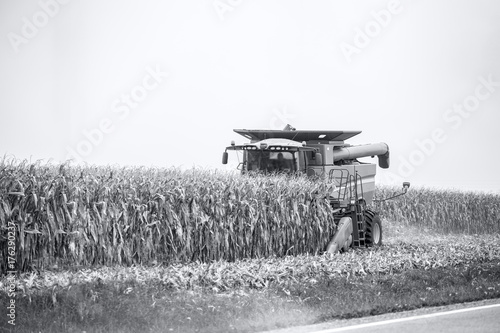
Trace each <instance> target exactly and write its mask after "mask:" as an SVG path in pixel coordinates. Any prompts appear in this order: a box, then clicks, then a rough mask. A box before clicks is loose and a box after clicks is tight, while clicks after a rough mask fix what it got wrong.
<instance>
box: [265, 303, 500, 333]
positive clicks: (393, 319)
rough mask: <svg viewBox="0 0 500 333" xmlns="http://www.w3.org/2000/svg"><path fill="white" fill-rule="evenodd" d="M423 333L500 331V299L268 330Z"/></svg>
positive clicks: (304, 332) (312, 332)
mask: <svg viewBox="0 0 500 333" xmlns="http://www.w3.org/2000/svg"><path fill="white" fill-rule="evenodd" d="M284 332H287V333H336V332H350V333H361V332H363V333H366V332H370V333H381V332H384V333H385V332H398V333H400V332H401V333H410V332H411V333H421V332H422V333H423V332H426V333H427V332H443V333H451V332H453V333H455V332H467V333H479V332H480V333H499V332H500V299H496V300H487V301H481V302H474V303H463V304H455V305H451V306H446V307H436V308H426V309H419V310H415V311H407V312H400V313H392V314H386V315H381V316H373V317H365V318H358V319H352V320H339V321H333V322H328V323H323V324H318V325H310V326H301V327H292V328H287V329H281V330H274V331H269V332H268V333H284Z"/></svg>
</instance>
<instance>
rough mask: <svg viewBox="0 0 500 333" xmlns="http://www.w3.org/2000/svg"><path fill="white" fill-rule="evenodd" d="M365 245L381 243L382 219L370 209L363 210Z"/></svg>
mask: <svg viewBox="0 0 500 333" xmlns="http://www.w3.org/2000/svg"><path fill="white" fill-rule="evenodd" d="M365 239H366V246H379V245H382V221H381V220H380V216H379V215H378V214H377V213H375V212H374V211H371V210H365Z"/></svg>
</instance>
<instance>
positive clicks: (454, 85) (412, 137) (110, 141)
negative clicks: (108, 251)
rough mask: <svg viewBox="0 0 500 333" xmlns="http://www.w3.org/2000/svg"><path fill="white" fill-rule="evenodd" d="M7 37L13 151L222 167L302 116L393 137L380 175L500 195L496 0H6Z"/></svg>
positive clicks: (3, 60) (305, 123)
mask: <svg viewBox="0 0 500 333" xmlns="http://www.w3.org/2000/svg"><path fill="white" fill-rule="evenodd" d="M66 1H67V0H66ZM61 2H62V0H61ZM54 4H55V5H54ZM216 5H218V7H217V6H216ZM391 6H395V7H391ZM43 8H48V9H45V12H50V13H49V14H51V15H48V14H45V12H44V9H43ZM217 8H219V9H217ZM387 8H396V10H395V11H394V13H393V14H390V18H388V17H387V15H386V16H384V15H383V14H382V13H387ZM224 9H225V10H226V11H223V12H221V10H224ZM229 9H230V10H229ZM218 10H219V11H218ZM372 12H375V13H380V16H381V18H379V19H385V20H386V22H387V23H385V24H384V25H385V26H383V25H382V24H380V23H377V21H376V20H375V18H374V15H373V14H372ZM389 13H390V12H389ZM222 18H223V19H222ZM32 24H36V25H38V27H37V26H36V25H35V26H31V25H32ZM30 26H31V29H30ZM33 27H34V30H33ZM370 28H371V29H373V30H370V31H369V32H370V33H371V34H372V36H373V37H367V40H368V42H367V43H368V45H367V46H366V47H359V48H358V49H357V52H358V53H353V54H351V57H350V60H351V61H350V62H349V61H348V59H347V57H346V56H345V54H344V53H343V51H342V48H341V46H342V45H344V48H345V47H346V46H345V45H347V44H349V45H351V46H352V47H355V46H356V44H355V39H356V38H357V37H358V39H359V32H358V31H360V30H361V31H365V32H366V29H370ZM377 28H380V29H379V31H377V30H375V29H377ZM358 29H359V30H358ZM0 36H1V37H2V38H1V39H0V50H1V52H0V89H1V90H0V91H1V97H2V98H0V112H1V115H0V121H1V123H0V124H1V126H0V154H2V155H3V154H7V155H9V156H15V157H16V158H18V159H30V158H31V160H32V161H34V160H37V159H44V160H48V159H54V160H55V161H59V160H64V159H65V158H66V157H67V156H68V151H70V150H73V151H78V149H80V152H84V153H85V154H83V153H80V157H81V160H83V161H85V162H88V163H90V164H119V165H146V166H150V165H156V166H183V167H188V168H189V167H191V166H193V165H197V166H203V167H221V165H220V162H221V155H222V152H223V151H224V148H225V146H227V145H229V143H230V141H231V140H235V141H236V142H239V143H242V142H245V139H244V138H243V137H239V136H238V135H237V134H234V133H233V132H232V129H233V128H248V129H269V128H274V129H281V128H282V127H283V126H284V125H285V123H286V122H289V123H291V124H292V125H293V126H295V127H296V128H297V129H325V130H327V129H328V130H362V131H363V133H362V134H360V135H359V136H357V137H356V138H353V140H352V141H351V143H353V144H360V143H371V142H381V141H382V142H386V143H387V144H389V146H390V149H391V163H392V165H391V169H389V172H388V171H385V170H380V169H379V175H378V181H379V182H382V183H389V182H397V183H399V182H400V181H401V180H408V181H411V182H412V183H413V184H415V185H426V186H432V187H445V188H456V189H470V190H484V191H494V192H500V174H499V171H498V170H497V169H498V168H497V167H496V166H497V165H498V164H499V163H500V157H499V154H498V149H497V145H498V144H499V143H500V134H499V133H500V132H499V131H498V127H499V125H500V112H499V111H500V3H499V2H498V1H494V0H489V1H486V0H482V1H465V0H459V1H457V0H453V1H452V0H443V1H430V0H419V1H414V0H412V1H410V0H401V2H400V4H399V6H398V5H397V4H396V5H391V1H374V0H370V1H347V0H345V1H320V0H316V1H305V0H304V1H292V0H253V1H244V0H241V1H237V0H216V1H213V0H204V1H194V0H193V1H185V0H184V1H181V0H177V1H159V0H158V1H154V0H141V1H128V0H120V1H119V0H108V1H96V0H86V1H78V0H73V1H69V3H67V4H59V3H58V2H57V1H56V0H40V1H22V2H21V1H14V0H0ZM358 45H359V44H358ZM148 70H149V71H155V70H157V71H159V72H161V73H163V74H160V76H159V77H158V81H154V80H153V79H152V78H150V77H149V76H148V75H150V74H148ZM165 73H168V77H164V76H163V75H164V74H165ZM480 78H483V79H480ZM144 80H146V85H147V86H148V87H149V89H150V90H145V89H144V88H143V87H142V85H143V81H144ZM481 80H482V81H481ZM488 80H490V81H493V83H492V84H489V85H488V87H486V86H485V84H484V83H482V82H484V81H488ZM495 82H498V83H495ZM488 89H489V90H488ZM132 92H135V94H136V95H135V96H136V98H137V103H136V104H134V106H135V107H134V108H131V107H128V106H127V104H125V103H126V102H124V100H122V98H125V97H126V96H125V95H130V94H131V93H132ZM141 92H146V95H141V94H140V93H141ZM478 94H479V95H478ZM476 96H479V97H480V98H478V97H476ZM131 103H134V101H131ZM464 103H466V104H467V103H469V106H466V107H467V108H469V109H470V110H472V111H470V112H469V111H467V110H465V111H464V112H463V115H460V114H459V113H456V112H455V111H453V106H454V105H459V106H460V105H463V104H464ZM474 103H477V104H474ZM450 109H451V111H448V110H450ZM462 109H465V107H464V106H462ZM283 115H285V116H286V117H285V118H286V119H284V121H283V119H282V118H283ZM445 116H446V117H447V118H446V119H445V118H444V117H445ZM103 121H104V123H105V124H104V126H103V129H104V130H106V133H103V132H101V133H102V136H101V134H96V133H97V132H96V129H97V128H99V126H100V124H101V122H103ZM89 131H90V132H92V133H94V136H93V140H94V143H92V142H90V140H89V139H88V138H87V137H86V136H85V132H89ZM434 131H438V132H439V131H440V133H441V134H440V135H439V136H438V137H439V138H440V139H441V142H439V143H436V144H433V146H434V147H431V145H429V144H427V145H425V146H424V148H421V147H419V146H418V145H417V143H416V141H420V142H428V141H429V140H430V139H431V138H432V133H433V132H434ZM84 148H87V150H85V149H84Z"/></svg>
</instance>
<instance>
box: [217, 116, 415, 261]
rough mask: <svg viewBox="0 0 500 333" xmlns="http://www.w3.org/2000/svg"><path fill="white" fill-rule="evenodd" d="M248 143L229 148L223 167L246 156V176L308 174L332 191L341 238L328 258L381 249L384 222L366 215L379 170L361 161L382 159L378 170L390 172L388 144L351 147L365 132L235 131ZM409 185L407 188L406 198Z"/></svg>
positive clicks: (334, 242) (243, 169)
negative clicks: (232, 154)
mask: <svg viewBox="0 0 500 333" xmlns="http://www.w3.org/2000/svg"><path fill="white" fill-rule="evenodd" d="M234 131H235V132H236V133H238V134H240V135H242V136H244V137H245V138H247V139H249V140H250V142H248V143H244V144H242V145H236V144H235V143H234V142H232V143H231V146H229V147H226V151H225V152H224V154H223V158H222V163H223V164H227V161H228V151H239V152H242V153H243V160H242V162H240V164H239V166H238V168H239V169H240V170H241V172H242V173H252V172H259V173H263V174H269V173H277V172H278V173H290V174H293V173H305V174H307V175H308V176H311V177H314V178H317V179H319V180H320V181H324V182H328V183H329V184H331V185H333V186H332V187H333V188H334V191H333V192H332V193H331V194H330V197H329V200H330V203H331V205H332V207H333V209H334V219H335V223H336V224H337V232H336V233H335V235H334V236H333V238H332V241H331V242H330V244H329V245H328V248H327V251H328V252H338V251H341V250H344V251H345V250H347V249H348V248H349V247H360V246H374V245H375V246H377V245H381V244H382V222H381V220H380V217H379V215H378V214H377V213H376V212H374V211H372V210H370V209H368V208H367V205H368V204H370V203H371V202H372V201H373V195H374V192H375V174H376V165H375V164H373V163H363V162H360V161H358V158H362V157H369V156H371V157H374V156H377V157H378V165H379V166H380V167H381V168H384V169H385V168H388V167H389V165H390V160H389V146H388V145H387V144H385V143H373V144H365V145H354V146H353V145H350V144H348V143H346V142H345V140H347V139H350V138H352V137H353V136H355V135H358V134H360V133H361V131H331V130H329V131H318V130H295V129H294V128H293V127H291V126H289V125H287V127H285V129H284V130H246V129H235V130H234ZM409 186H410V184H409V183H404V188H403V193H406V190H407V188H408V187H409Z"/></svg>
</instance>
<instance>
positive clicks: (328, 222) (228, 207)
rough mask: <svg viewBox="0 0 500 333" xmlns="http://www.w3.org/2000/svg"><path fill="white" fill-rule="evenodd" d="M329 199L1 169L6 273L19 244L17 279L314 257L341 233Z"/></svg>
mask: <svg viewBox="0 0 500 333" xmlns="http://www.w3.org/2000/svg"><path fill="white" fill-rule="evenodd" d="M327 190H328V189H327V188H326V186H325V185H322V184H318V183H313V182H311V181H310V180H308V179H306V178H304V177H297V178H294V179H287V178H284V177H279V176H276V177H267V178H266V177H241V176H236V175H231V174H225V173H222V172H216V171H208V170H195V169H193V170H191V171H184V172H183V171H180V170H178V169H153V168H150V169H146V168H111V167H90V166H89V167H80V166H75V167H70V166H68V165H66V164H62V165H59V166H52V165H42V164H40V163H38V164H29V163H26V162H16V161H6V160H5V159H4V160H3V161H2V162H1V164H0V195H1V197H0V200H1V203H0V230H1V236H0V248H1V249H2V250H1V251H2V257H3V258H2V259H1V264H0V265H2V266H1V270H2V271H3V272H5V271H6V270H7V267H6V264H7V260H5V258H7V257H8V255H9V253H8V246H7V245H8V244H9V240H11V241H12V240H13V238H15V243H16V246H15V249H16V251H15V255H16V268H17V269H18V270H30V269H33V268H39V269H40V268H43V267H47V266H48V265H54V264H58V263H61V264H65V265H73V266H74V265H77V266H80V265H83V266H89V265H113V264H120V265H131V264H142V263H148V262H153V261H161V262H169V263H172V262H189V261H201V262H207V261H214V260H228V261H234V260H237V259H242V258H259V257H270V256H284V255H286V254H290V255H296V254H300V253H316V252H318V251H322V250H323V249H324V248H326V245H327V244H328V241H329V240H330V239H331V237H332V236H333V234H334V232H335V225H334V223H333V217H332V212H331V208H330V206H329V204H328V201H327V200H326V199H325V194H324V193H325V192H326V191H327ZM12 226H15V237H14V235H13V234H9V233H8V231H11V230H14V228H12ZM10 245H12V243H10ZM11 249H12V248H11Z"/></svg>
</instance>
